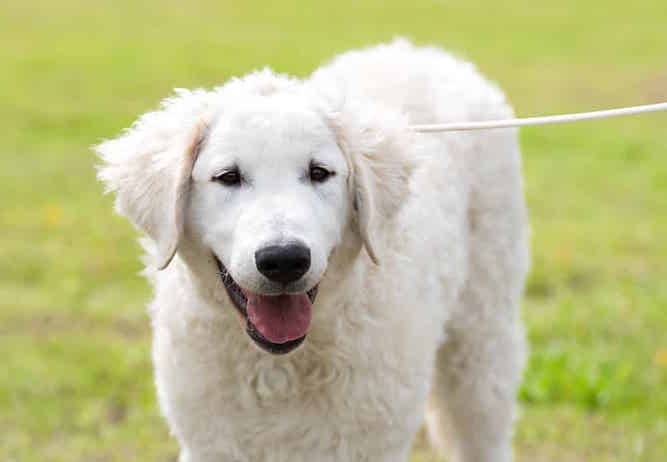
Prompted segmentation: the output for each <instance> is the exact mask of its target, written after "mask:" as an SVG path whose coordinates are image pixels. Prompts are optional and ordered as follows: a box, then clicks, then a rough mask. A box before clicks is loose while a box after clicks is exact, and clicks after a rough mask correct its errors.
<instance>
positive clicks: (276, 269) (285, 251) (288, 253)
mask: <svg viewBox="0 0 667 462" xmlns="http://www.w3.org/2000/svg"><path fill="white" fill-rule="evenodd" d="M255 264H256V265H257V269H258V270H259V272H260V273H262V274H263V275H264V276H266V277H267V278H269V279H270V280H272V281H274V282H280V283H281V284H289V283H290V282H294V281H296V280H298V279H299V278H300V277H301V276H303V275H304V274H306V271H308V268H310V249H309V248H308V247H306V246H304V245H301V244H287V245H270V246H268V247H264V248H262V249H259V250H258V251H257V252H255Z"/></svg>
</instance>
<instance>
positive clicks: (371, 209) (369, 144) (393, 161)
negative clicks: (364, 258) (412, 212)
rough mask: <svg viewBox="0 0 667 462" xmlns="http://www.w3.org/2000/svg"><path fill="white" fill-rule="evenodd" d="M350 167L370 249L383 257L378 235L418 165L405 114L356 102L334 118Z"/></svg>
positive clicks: (361, 232) (364, 238) (357, 214)
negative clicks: (356, 103)
mask: <svg viewBox="0 0 667 462" xmlns="http://www.w3.org/2000/svg"><path fill="white" fill-rule="evenodd" d="M330 122H333V126H334V131H335V133H336V136H337V138H338V144H339V146H340V148H341V150H342V151H343V153H344V154H345V156H346V158H347V161H348V165H349V167H350V177H349V186H350V190H351V191H352V208H353V211H354V218H355V222H356V225H357V227H358V231H359V235H360V236H361V239H362V242H363V244H364V247H365V248H366V252H367V253H368V256H369V257H370V258H371V260H372V261H373V262H374V263H375V264H379V257H378V254H377V252H376V251H375V247H374V244H373V242H374V236H375V234H377V233H378V232H379V231H380V229H381V228H382V227H383V226H384V225H385V224H386V223H387V221H388V220H390V219H391V218H392V217H393V216H394V215H395V214H396V212H398V210H399V209H400V206H401V204H402V203H403V201H404V199H405V197H406V196H407V194H408V192H409V179H410V176H411V175H412V172H413V170H414V168H415V157H414V155H413V139H412V132H411V131H410V130H409V128H408V125H407V122H406V120H405V119H404V118H403V117H402V116H400V114H387V111H380V110H372V109H371V108H368V107H365V108H360V107H355V108H350V109H349V110H345V111H341V112H339V113H337V114H336V115H335V116H334V117H332V118H330Z"/></svg>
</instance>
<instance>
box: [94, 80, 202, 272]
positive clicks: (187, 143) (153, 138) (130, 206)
mask: <svg viewBox="0 0 667 462" xmlns="http://www.w3.org/2000/svg"><path fill="white" fill-rule="evenodd" d="M207 101H208V97H207V94H206V92H204V91H194V92H190V91H179V93H178V95H177V96H176V97H174V98H169V99H167V100H165V101H164V102H163V104H162V107H161V110H159V111H155V112H151V113H148V114H145V115H143V116H142V117H141V118H140V119H139V120H138V121H137V122H136V123H135V124H134V125H133V126H132V128H130V129H129V130H128V131H127V132H126V133H125V134H123V135H122V136H120V137H118V138H116V139H113V140H109V141H105V142H103V143H101V144H99V145H98V146H95V148H94V149H95V151H96V152H97V153H98V154H99V155H100V158H101V159H102V161H103V165H101V166H100V167H99V169H98V178H99V179H100V180H101V181H102V182H103V183H105V185H106V189H107V192H114V193H115V194H116V201H115V206H116V211H117V212H118V213H119V214H121V215H124V216H126V217H127V218H128V219H129V220H130V221H131V222H132V223H133V224H134V225H135V226H136V227H137V228H139V229H140V230H141V231H143V232H144V233H146V234H147V235H148V236H149V237H150V238H151V239H152V240H153V241H154V242H155V244H156V246H157V249H158V255H157V258H158V260H157V261H156V262H155V264H156V266H157V268H158V269H164V268H166V267H167V265H168V264H169V262H170V261H171V260H172V258H173V257H174V255H175V253H176V250H177V249H178V245H179V242H180V240H181V236H182V234H183V227H184V215H185V209H186V207H187V204H188V192H189V189H190V182H191V174H192V168H193V166H194V164H195V161H196V159H197V155H198V154H199V150H200V148H201V146H202V142H203V140H204V139H205V136H206V132H207V128H208V120H207V117H206V113H207V108H208V104H207Z"/></svg>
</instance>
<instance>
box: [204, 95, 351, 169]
mask: <svg viewBox="0 0 667 462" xmlns="http://www.w3.org/2000/svg"><path fill="white" fill-rule="evenodd" d="M289 103H291V104H289ZM206 151H207V152H208V154H209V156H214V157H216V158H218V159H222V158H224V159H226V160H228V161H233V162H236V163H238V164H241V165H242V166H243V165H244V164H245V165H248V164H251V165H262V164H263V165H267V164H272V166H277V165H283V166H285V165H289V164H291V163H297V164H299V165H301V164H303V163H304V161H307V160H309V159H311V158H313V157H315V156H323V157H324V159H322V160H325V161H329V162H334V163H338V160H342V159H338V158H341V155H340V152H339V150H338V145H337V144H336V139H335V136H334V133H333V132H332V131H331V129H330V128H329V127H328V126H327V124H326V121H325V119H324V117H322V116H321V115H320V114H319V113H318V112H317V111H316V110H314V109H312V108H310V107H308V106H307V104H304V103H303V102H300V101H280V100H278V101H262V102H256V101H255V102H252V103H251V104H249V105H247V106H244V107H240V108H234V109H232V110H228V111H225V112H224V113H223V114H221V115H220V116H219V117H218V118H217V120H216V121H215V123H214V124H213V125H212V128H211V131H210V133H209V139H208V141H207V147H206ZM211 160H212V161H213V159H211Z"/></svg>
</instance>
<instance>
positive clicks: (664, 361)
mask: <svg viewBox="0 0 667 462" xmlns="http://www.w3.org/2000/svg"><path fill="white" fill-rule="evenodd" d="M655 363H656V364H657V365H658V366H660V367H667V348H663V349H662V350H658V352H657V353H656V354H655Z"/></svg>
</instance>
